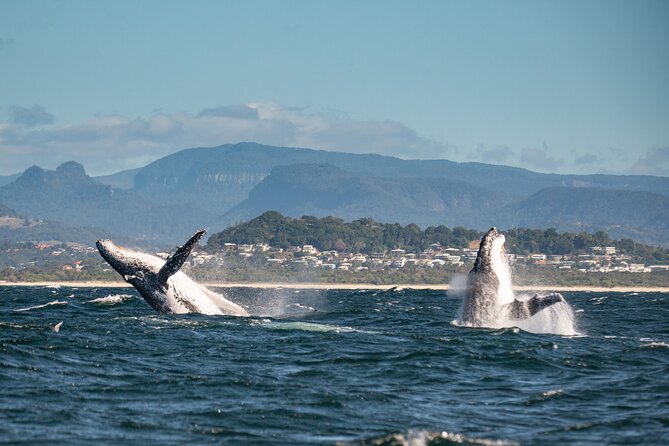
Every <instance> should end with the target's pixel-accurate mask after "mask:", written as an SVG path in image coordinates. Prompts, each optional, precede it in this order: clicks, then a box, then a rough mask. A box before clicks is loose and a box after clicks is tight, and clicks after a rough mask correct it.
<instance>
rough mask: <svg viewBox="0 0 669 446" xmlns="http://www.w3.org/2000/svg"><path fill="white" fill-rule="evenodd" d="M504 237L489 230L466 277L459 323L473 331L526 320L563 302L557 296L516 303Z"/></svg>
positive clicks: (561, 298) (539, 297) (533, 298)
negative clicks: (503, 322)
mask: <svg viewBox="0 0 669 446" xmlns="http://www.w3.org/2000/svg"><path fill="white" fill-rule="evenodd" d="M504 241H505V238H504V235H502V234H500V233H499V232H498V231H497V228H491V229H490V230H489V231H488V232H487V233H486V234H485V235H484V236H483V238H482V239H481V244H480V245H479V250H478V254H477V256H476V262H475V263H474V267H473V268H472V270H471V271H470V272H469V275H468V276H467V289H466V291H465V299H464V304H463V308H462V322H463V323H464V324H466V325H469V326H473V327H495V326H499V325H500V323H501V322H502V321H504V320H522V319H527V318H529V317H531V316H533V315H535V314H536V313H538V312H539V311H541V310H543V309H544V308H546V307H549V306H551V305H554V304H556V303H558V302H564V301H565V300H564V297H562V295H561V294H559V293H552V294H549V295H546V296H539V295H535V296H534V297H532V298H530V299H527V300H519V299H516V298H515V297H514V295H513V290H512V287H511V274H510V273H509V267H508V264H507V262H506V258H505V256H504Z"/></svg>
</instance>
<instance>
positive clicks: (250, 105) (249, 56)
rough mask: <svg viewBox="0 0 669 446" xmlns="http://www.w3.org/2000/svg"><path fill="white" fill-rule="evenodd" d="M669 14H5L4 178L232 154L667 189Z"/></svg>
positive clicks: (526, 10)
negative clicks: (336, 157)
mask: <svg viewBox="0 0 669 446" xmlns="http://www.w3.org/2000/svg"><path fill="white" fill-rule="evenodd" d="M667 24H669V1H654V0H643V1H615V0H607V1H597V0H578V1H570V0H560V1H557V0H556V1H541V0H531V1H504V2H502V1H476V0H473V1H447V0H443V1H441V0H440V1H427V0H424V1H420V2H414V1H408V0H407V1H390V0H384V1H372V0H367V1H363V2H361V1H359V0H358V1H341V0H338V1H298V0H290V1H278V0H274V1H202V0H189V1H167V0H162V1H142V0H135V1H130V0H125V1H119V0H113V1H107V0H96V1H94V2H92V1H67V0H66V1H56V0H51V1H46V0H44V1H33V0H0V175H9V174H14V173H17V172H21V171H23V170H25V169H26V168H28V167H30V166H32V165H39V166H41V167H44V168H49V169H52V168H55V167H56V166H57V165H59V164H60V163H62V162H64V161H68V160H77V161H79V162H81V163H82V164H83V165H84V166H85V168H86V170H87V172H88V173H89V174H92V175H102V174H109V173H113V172H116V171H119V170H123V169H128V168H134V167H141V166H143V165H146V164H147V163H149V162H151V161H153V160H155V159H157V158H160V157H162V156H164V155H167V154H169V153H173V152H175V151H178V150H180V149H184V148H190V147H209V146H217V145H220V144H226V143H235V142H240V141H255V142H259V143H264V144H271V145H279V146H293V147H309V148H316V149H325V150H333V151H344V152H353V153H379V154H385V155H392V156H397V157H400V158H405V159H450V160H453V161H460V162H470V161H474V162H486V163H491V164H504V165H511V166H518V167H523V168H527V169H530V170H535V171H539V172H549V173H576V174H587V173H613V174H645V175H660V176H669V51H667V48H668V47H669V26H667Z"/></svg>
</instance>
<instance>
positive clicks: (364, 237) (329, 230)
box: [207, 211, 669, 263]
mask: <svg viewBox="0 0 669 446" xmlns="http://www.w3.org/2000/svg"><path fill="white" fill-rule="evenodd" d="M502 233H503V234H504V235H505V236H506V249H507V252H512V253H515V254H531V253H544V254H548V255H565V254H589V253H591V251H592V247H593V246H602V247H603V246H614V247H616V249H617V251H618V252H620V253H623V254H629V255H631V256H633V257H634V258H636V259H643V260H644V261H645V262H646V263H661V262H667V261H669V250H667V249H665V248H660V247H653V246H648V245H644V244H641V243H637V242H635V241H634V240H631V239H623V240H617V241H616V240H612V239H611V238H610V237H609V236H608V235H607V234H606V233H605V232H603V231H598V232H595V233H594V234H591V233H587V232H580V233H572V232H563V233H560V232H558V231H557V230H556V229H554V228H549V229H525V228H512V229H509V230H502ZM483 234H484V232H482V231H477V230H474V229H467V228H463V227H460V226H457V227H455V228H448V227H446V226H444V225H439V226H429V227H427V228H425V229H424V230H423V229H421V228H420V227H418V226H417V225H415V224H408V225H406V226H402V225H400V224H398V223H379V222H376V221H374V220H373V219H371V218H361V219H358V220H354V221H351V222H345V221H344V220H342V219H340V218H337V217H323V218H318V217H313V216H303V217H300V218H292V217H286V216H283V215H282V214H280V213H279V212H276V211H268V212H265V213H264V214H262V215H260V216H259V217H256V218H254V219H253V220H250V221H248V222H245V223H239V224H236V225H234V226H231V227H229V228H227V229H225V230H223V231H221V232H219V233H216V234H213V235H212V236H211V237H210V238H209V241H208V243H207V247H208V249H209V250H210V251H220V250H222V249H224V244H225V243H237V244H259V243H268V244H269V245H270V246H272V247H276V248H284V249H287V248H290V247H291V246H302V245H313V246H314V247H315V248H317V249H319V250H321V251H328V250H336V251H340V252H361V253H364V254H372V253H375V252H384V251H387V250H391V249H397V248H402V249H405V250H406V251H407V252H421V251H424V250H425V249H427V248H428V247H430V245H432V244H434V243H438V244H440V245H441V246H442V247H451V248H459V249H462V248H466V247H468V246H469V244H470V243H471V242H472V241H474V240H479V239H480V238H481V237H482V236H483Z"/></svg>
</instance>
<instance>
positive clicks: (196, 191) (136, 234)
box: [0, 143, 669, 246]
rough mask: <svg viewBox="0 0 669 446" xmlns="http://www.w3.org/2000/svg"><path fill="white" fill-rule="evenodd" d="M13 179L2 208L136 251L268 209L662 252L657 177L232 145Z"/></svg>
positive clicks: (32, 172) (668, 184)
mask: <svg viewBox="0 0 669 446" xmlns="http://www.w3.org/2000/svg"><path fill="white" fill-rule="evenodd" d="M4 178H5V179H6V178H7V177H4ZM1 180H3V179H2V178H0V185H1V184H2V181H1ZM11 180H12V181H11V182H9V183H8V184H5V185H3V186H1V187H0V204H2V205H5V206H8V207H9V208H11V209H13V210H14V211H16V212H17V213H18V214H20V215H22V216H24V217H32V218H40V219H47V220H52V221H54V222H59V223H62V224H66V225H71V226H86V227H89V228H92V231H93V233H96V231H97V232H99V233H105V234H116V235H119V236H125V237H128V238H132V239H134V240H135V243H138V244H142V243H143V244H146V243H166V244H172V245H173V244H175V243H181V242H182V241H183V240H182V239H184V238H185V237H187V236H189V235H190V234H191V233H192V232H193V231H194V230H195V229H197V228H199V227H207V228H209V229H210V233H212V232H213V231H216V230H221V229H223V228H225V227H227V226H228V225H230V224H233V223H235V222H238V221H243V220H248V219H251V218H253V217H256V216H257V215H260V214H261V213H263V212H264V211H266V210H276V211H279V212H281V213H282V214H284V215H288V216H294V217H299V216H302V215H315V216H326V215H334V216H337V217H341V218H344V219H346V220H351V219H355V218H360V217H372V218H373V219H375V220H377V221H380V222H390V223H393V222H399V223H402V224H407V223H412V222H413V223H417V224H418V225H420V226H428V225H440V224H444V225H447V226H451V227H453V226H465V227H468V228H472V229H479V230H482V229H486V228H489V227H490V226H493V225H494V226H499V227H501V228H508V227H511V226H520V227H534V228H548V227H555V228H557V229H558V230H562V231H565V230H568V231H596V230H604V231H606V232H608V233H609V234H610V235H611V236H612V237H614V238H634V239H636V240H639V241H642V242H646V243H650V244H657V245H664V246H669V218H667V217H669V178H664V177H651V176H617V175H557V174H541V173H537V172H531V171H528V170H524V169H519V168H513V167H506V166H495V165H488V164H481V163H456V162H452V161H447V160H434V161H418V160H402V159H399V158H393V157H388V156H380V155H356V154H349V153H341V152H327V151H322V150H311V149H297V148H285V147H271V146H264V145H259V144H254V143H240V144H233V145H224V146H220V147H214V148H196V149H186V150H182V151H180V152H177V153H174V154H172V155H169V156H166V157H164V158H161V159H159V160H156V161H154V162H153V163H151V164H149V165H147V166H145V167H143V168H139V169H133V170H131V171H123V172H119V173H117V174H114V175H107V176H104V177H98V178H96V179H93V178H91V177H89V176H87V175H86V174H85V172H84V169H83V167H82V166H81V165H79V164H77V163H73V162H70V163H65V164H63V165H62V166H60V167H59V168H58V169H57V170H56V171H45V170H43V169H40V168H38V167H32V168H30V169H28V170H26V171H25V172H24V173H23V174H22V175H20V176H19V177H17V178H13V179H11ZM24 236H25V233H24Z"/></svg>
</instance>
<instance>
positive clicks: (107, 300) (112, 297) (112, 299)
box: [86, 294, 133, 305]
mask: <svg viewBox="0 0 669 446" xmlns="http://www.w3.org/2000/svg"><path fill="white" fill-rule="evenodd" d="M132 298H133V296H132V295H130V294H109V295H108V296H105V297H98V298H97V299H91V300H88V301H86V302H87V303H89V304H101V305H115V304H120V303H121V302H123V301H126V300H130V299H132Z"/></svg>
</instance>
